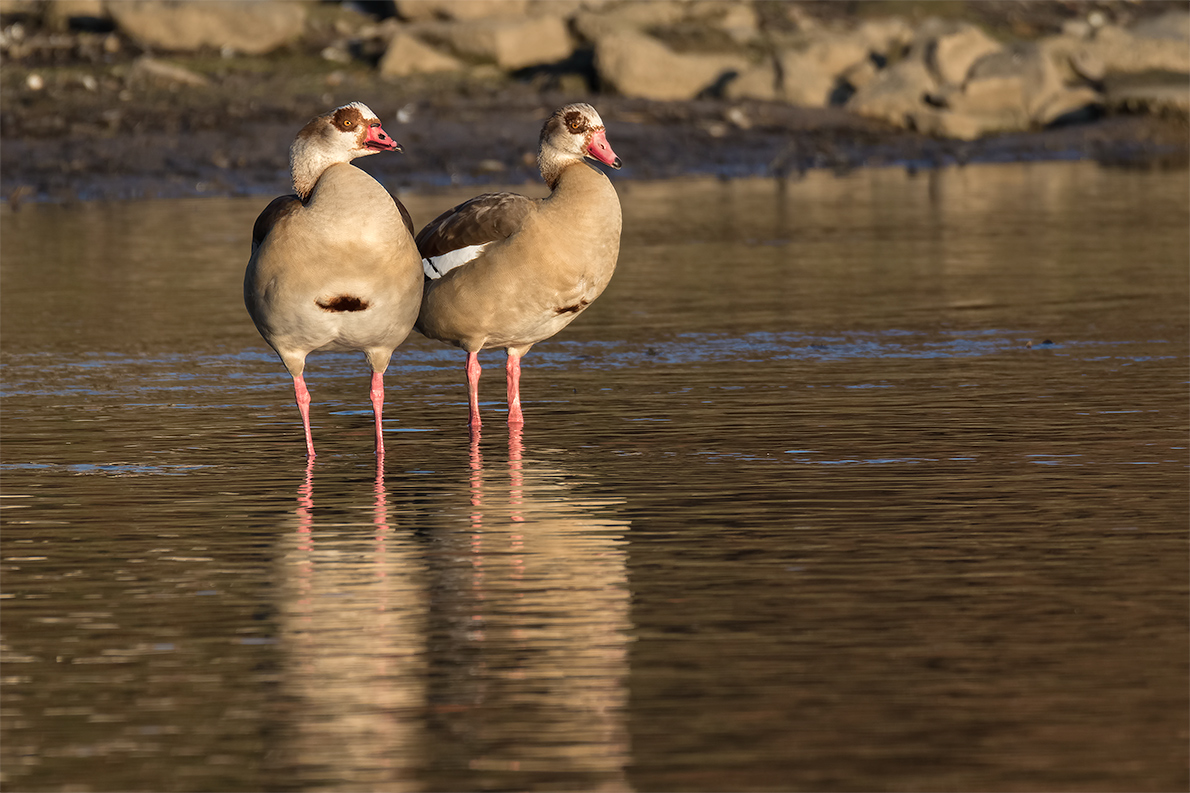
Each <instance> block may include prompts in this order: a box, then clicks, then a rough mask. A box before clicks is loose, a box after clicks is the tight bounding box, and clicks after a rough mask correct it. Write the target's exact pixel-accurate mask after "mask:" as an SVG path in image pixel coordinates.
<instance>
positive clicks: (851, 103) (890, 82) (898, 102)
mask: <svg viewBox="0 0 1190 793" xmlns="http://www.w3.org/2000/svg"><path fill="white" fill-rule="evenodd" d="M937 88H938V81H937V80H936V79H935V78H934V75H933V73H932V72H931V71H930V70H929V69H928V68H926V64H925V61H924V60H922V59H920V58H906V59H905V60H903V61H900V62H898V63H896V64H894V65H892V66H890V67H889V68H887V69H885V70H883V71H882V72H880V73H879V74H877V76H876V78H875V79H874V80H872V82H871V83H869V84H868V85H866V86H864V87H863V88H860V89H859V90H858V91H856V92H855V95H854V96H852V97H851V99H849V100H848V101H847V104H846V105H845V107H846V108H847V109H848V110H850V111H852V112H853V113H857V114H859V115H861V116H866V117H868V118H876V119H880V120H882V121H889V122H891V123H893V124H896V125H897V126H902V127H903V126H906V125H907V124H908V123H910V122H911V119H912V118H913V114H914V113H916V112H918V111H920V110H921V109H922V108H923V107H925V105H924V101H925V97H926V95H927V94H930V93H932V92H934V91H936V90H937Z"/></svg>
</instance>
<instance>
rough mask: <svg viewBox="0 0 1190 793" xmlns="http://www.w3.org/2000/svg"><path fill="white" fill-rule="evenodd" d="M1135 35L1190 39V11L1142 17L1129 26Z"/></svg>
mask: <svg viewBox="0 0 1190 793" xmlns="http://www.w3.org/2000/svg"><path fill="white" fill-rule="evenodd" d="M1129 31H1130V32H1131V33H1132V35H1133V36H1139V37H1140V38H1146V39H1171V40H1173V41H1181V42H1183V43H1184V42H1188V41H1190V12H1186V11H1167V12H1165V13H1164V14H1161V15H1160V16H1155V17H1149V18H1147V19H1142V20H1140V21H1139V22H1137V23H1136V24H1135V25H1133V26H1132V27H1131V28H1129Z"/></svg>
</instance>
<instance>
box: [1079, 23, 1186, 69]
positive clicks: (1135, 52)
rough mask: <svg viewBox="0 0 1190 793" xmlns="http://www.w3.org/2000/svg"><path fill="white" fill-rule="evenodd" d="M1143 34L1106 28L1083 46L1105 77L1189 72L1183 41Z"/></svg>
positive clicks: (1112, 26)
mask: <svg viewBox="0 0 1190 793" xmlns="http://www.w3.org/2000/svg"><path fill="white" fill-rule="evenodd" d="M1150 29H1151V28H1150ZM1145 30H1146V28H1143V27H1142V28H1141V31H1142V34H1137V33H1136V32H1134V31H1132V30H1127V29H1125V28H1121V27H1116V26H1114V25H1108V26H1106V27H1103V28H1101V29H1100V30H1099V31H1098V32H1096V34H1095V37H1094V38H1093V39H1091V40H1090V41H1089V42H1087V45H1086V46H1087V50H1088V51H1089V54H1090V55H1091V56H1092V57H1094V58H1097V59H1098V60H1099V61H1100V62H1102V64H1103V69H1104V72H1105V73H1107V74H1139V73H1141V72H1190V45H1188V44H1187V41H1186V40H1185V39H1181V38H1176V37H1170V36H1151V35H1144V34H1143V31H1145Z"/></svg>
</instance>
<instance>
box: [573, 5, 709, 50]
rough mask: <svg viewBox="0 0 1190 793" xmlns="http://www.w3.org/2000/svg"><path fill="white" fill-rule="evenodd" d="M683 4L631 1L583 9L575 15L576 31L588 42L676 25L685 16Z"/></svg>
mask: <svg viewBox="0 0 1190 793" xmlns="http://www.w3.org/2000/svg"><path fill="white" fill-rule="evenodd" d="M685 13H686V10H685V7H684V4H683V3H680V2H676V0H653V1H652V2H632V3H625V4H622V5H617V6H611V7H608V8H600V9H589V10H583V11H580V12H578V13H577V14H575V16H574V21H573V25H574V31H575V32H576V33H577V34H578V35H580V36H582V37H583V38H584V39H586V40H587V41H598V40H599V39H601V38H602V37H604V36H608V35H611V34H613V33H619V32H621V31H631V32H641V31H644V30H647V29H649V28H659V27H668V26H671V25H676V24H677V23H678V22H681V21H682V19H684V18H685Z"/></svg>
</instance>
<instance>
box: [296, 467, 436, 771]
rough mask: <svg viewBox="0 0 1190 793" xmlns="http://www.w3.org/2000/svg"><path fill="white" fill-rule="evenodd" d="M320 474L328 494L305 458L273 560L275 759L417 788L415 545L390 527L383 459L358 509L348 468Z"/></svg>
mask: <svg viewBox="0 0 1190 793" xmlns="http://www.w3.org/2000/svg"><path fill="white" fill-rule="evenodd" d="M323 467H324V468H325V466H323ZM319 473H320V474H322V475H323V476H326V477H327V478H328V479H329V480H331V481H328V482H327V483H326V485H325V493H326V495H322V494H320V493H319V492H318V491H319V489H320V488H317V487H316V486H315V463H314V461H313V460H311V461H310V462H309V463H308V464H307V466H306V470H305V476H304V477H303V479H302V480H301V483H300V484H299V486H298V489H297V507H296V509H295V510H294V516H295V517H296V524H297V525H296V529H295V531H294V532H293V533H292V535H291V536H290V537H289V541H288V542H287V543H286V545H287V546H288V552H287V553H283V554H281V558H280V563H281V564H282V565H283V571H282V575H283V582H284V586H285V589H286V590H287V591H284V592H283V593H282V596H281V598H280V600H279V611H280V621H281V630H280V637H281V644H282V646H283V653H282V658H283V672H282V685H283V688H284V690H285V693H286V694H287V695H288V697H286V698H285V699H284V700H283V701H285V702H289V703H292V704H291V707H292V708H293V710H292V712H290V713H289V714H288V718H287V722H288V723H287V724H286V725H285V732H286V734H287V735H288V736H289V740H288V741H286V744H287V751H285V752H283V753H281V755H282V756H283V757H284V760H283V761H282V762H284V763H285V764H286V765H287V766H288V771H289V773H296V774H297V775H298V776H300V777H302V778H306V779H308V780H310V781H313V780H325V779H336V780H343V781H344V783H345V784H346V785H347V787H348V788H350V789H354V788H356V787H367V788H371V787H373V786H377V785H379V786H382V787H383V788H384V789H385V790H397V791H400V790H414V789H421V785H420V783H418V782H417V780H416V775H415V769H416V768H417V767H418V766H419V762H418V758H419V756H420V750H419V748H418V747H419V746H420V743H421V741H422V740H423V737H422V736H423V732H424V730H423V725H422V722H421V720H420V718H419V716H420V714H422V713H423V712H424V709H425V664H426V652H425V641H426V630H425V622H426V614H427V605H426V586H425V566H424V562H423V561H422V559H421V549H420V547H419V546H418V545H417V543H416V542H415V541H414V540H413V538H412V537H408V536H402V535H401V533H400V532H398V531H396V528H395V521H394V520H393V517H392V508H391V505H390V503H389V496H388V492H387V488H386V486H385V478H384V464H383V461H382V460H377V464H376V472H375V476H374V477H373V478H372V480H371V483H370V485H371V486H370V488H369V489H370V491H371V492H370V493H369V498H368V502H367V507H364V508H363V509H361V507H360V506H357V505H356V504H352V503H351V502H352V496H353V494H352V492H351V491H352V490H353V489H355V492H356V493H358V489H356V488H358V483H359V480H358V479H354V481H353V477H352V472H350V471H348V472H342V471H320V472H319ZM344 474H346V475H344ZM353 485H355V488H353ZM357 504H358V502H357ZM361 512H362V513H363V514H360V513H361ZM353 515H358V516H359V517H360V518H363V519H362V520H359V519H355V518H353Z"/></svg>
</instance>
